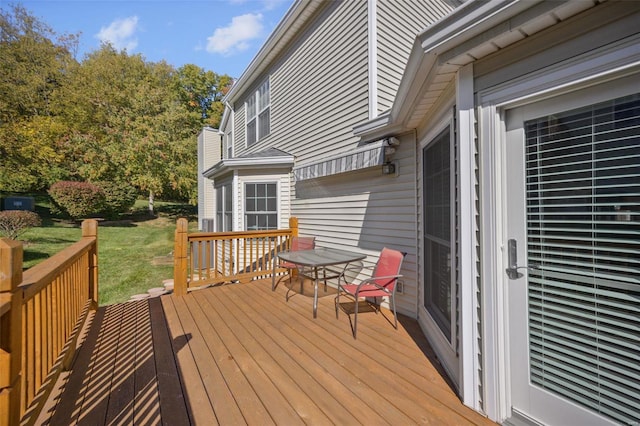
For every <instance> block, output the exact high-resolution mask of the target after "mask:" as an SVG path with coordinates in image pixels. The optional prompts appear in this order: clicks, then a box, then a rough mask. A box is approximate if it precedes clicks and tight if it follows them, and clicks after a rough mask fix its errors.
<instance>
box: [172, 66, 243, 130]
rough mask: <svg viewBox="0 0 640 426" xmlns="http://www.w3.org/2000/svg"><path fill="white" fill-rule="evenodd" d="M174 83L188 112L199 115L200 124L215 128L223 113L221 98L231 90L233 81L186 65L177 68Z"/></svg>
mask: <svg viewBox="0 0 640 426" xmlns="http://www.w3.org/2000/svg"><path fill="white" fill-rule="evenodd" d="M175 83H176V84H175V89H176V92H177V94H178V97H179V98H180V100H181V101H182V102H183V103H184V104H185V105H187V108H188V109H189V111H192V112H197V113H198V114H200V117H201V119H202V124H206V125H209V126H211V127H215V128H217V127H218V126H219V125H220V119H221V117H222V112H223V111H224V105H223V103H222V98H223V97H224V95H226V94H227V92H228V91H229V89H230V88H231V84H232V83H233V79H232V78H231V77H229V76H228V75H226V74H224V75H218V74H216V73H214V72H213V71H205V70H203V69H202V68H200V67H198V66H197V65H193V64H187V65H184V66H182V67H180V68H178V70H177V74H176V79H175Z"/></svg>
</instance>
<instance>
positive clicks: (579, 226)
mask: <svg viewBox="0 0 640 426" xmlns="http://www.w3.org/2000/svg"><path fill="white" fill-rule="evenodd" d="M602 89H603V88H600V90H598V89H593V88H592V89H590V90H589V92H588V95H585V96H588V97H589V98H588V100H587V98H585V96H579V94H573V95H567V96H564V97H562V98H558V99H553V100H549V101H545V102H539V103H537V104H533V105H528V106H525V107H520V108H516V109H512V110H509V111H507V113H506V120H507V129H506V130H507V133H506V136H507V137H506V147H505V157H504V160H505V170H506V171H505V178H506V179H505V181H506V191H505V194H504V195H505V197H506V198H505V199H506V203H505V205H506V207H505V208H506V210H507V214H506V218H507V219H506V221H507V224H506V235H507V239H506V241H504V242H503V244H504V247H505V263H506V264H507V265H509V264H510V265H511V266H516V265H517V266H518V267H520V268H519V269H517V270H516V269H515V268H514V269H511V270H510V271H508V273H507V271H505V273H507V275H509V276H510V277H509V278H508V281H507V282H508V290H507V291H508V301H509V318H508V319H509V321H508V328H509V352H510V353H509V362H510V368H509V369H510V386H511V405H512V411H513V418H514V419H515V418H518V419H519V420H522V419H528V420H530V421H532V422H534V423H535V422H539V423H541V424H545V425H563V426H564V425H581V426H582V425H603V424H609V423H611V424H639V423H640V278H639V277H640V94H635V95H627V94H628V93H633V91H632V90H629V91H626V93H625V92H624V91H623V92H621V93H624V95H618V96H619V97H618V98H616V99H608V100H607V96H608V97H609V98H610V97H611V96H616V95H613V94H612V93H614V91H606V90H602ZM636 90H637V87H636ZM594 93H596V94H597V96H595V97H594ZM600 98H602V99H600ZM509 240H511V241H509ZM509 251H511V255H510V256H509V255H508V254H507V253H508V252H509ZM527 265H528V266H529V267H534V268H536V269H526V268H523V267H524V266H527Z"/></svg>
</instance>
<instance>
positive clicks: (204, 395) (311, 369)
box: [39, 279, 493, 426]
mask: <svg viewBox="0 0 640 426" xmlns="http://www.w3.org/2000/svg"><path fill="white" fill-rule="evenodd" d="M285 291H286V287H285V286H284V285H280V286H278V288H277V289H276V291H275V292H272V291H271V281H270V279H269V280H264V281H256V282H253V283H251V284H233V285H227V286H222V287H214V288H208V289H205V290H198V291H195V292H191V293H190V294H189V295H187V296H183V297H172V296H162V297H160V298H155V299H148V300H144V301H137V302H128V303H124V304H119V305H112V306H108V307H105V308H101V309H100V310H98V311H97V313H96V314H95V316H94V317H93V318H92V321H91V323H90V324H89V326H88V327H87V328H86V332H85V336H84V343H83V345H82V348H81V349H80V351H79V352H78V356H77V358H76V361H75V363H74V367H73V370H72V372H71V373H70V374H68V375H66V376H63V377H62V378H61V380H60V381H59V389H58V392H57V396H56V397H55V398H53V399H52V400H51V401H50V404H49V405H48V407H47V408H46V409H45V411H44V412H43V413H42V415H41V418H40V419H39V423H41V424H51V425H70V424H83V425H85V424H91V425H107V424H108V425H115V424H118V425H123V424H139V425H156V424H165V425H172V426H176V425H189V424H197V425H214V424H221V425H240V424H256V425H266V424H278V425H295V424H339V425H352V424H396V425H409V424H437V425H465V424H479V425H480V424H482V425H485V424H486V425H488V424H493V423H492V422H490V421H488V420H487V419H486V418H484V417H482V416H481V415H480V414H478V413H476V412H474V411H472V410H471V409H469V408H467V407H465V406H463V405H462V404H461V402H460V400H459V399H458V397H457V396H456V395H455V393H454V391H453V390H452V389H451V387H450V386H449V385H448V384H447V382H446V380H445V379H444V378H443V376H442V375H441V372H440V371H439V368H438V366H437V362H436V361H434V360H435V357H434V355H433V353H432V351H431V349H430V347H429V346H428V344H427V342H426V340H425V339H424V337H423V335H422V333H421V332H420V330H419V327H418V325H417V323H416V322H415V321H414V320H411V319H407V318H404V317H400V324H399V330H398V331H396V330H394V328H393V327H392V326H391V324H390V323H389V322H387V320H386V319H385V317H384V316H383V315H382V314H385V313H386V315H387V317H390V313H389V312H385V311H383V312H382V313H374V312H365V313H362V314H361V316H360V315H359V324H358V339H357V340H354V339H353V337H352V335H351V329H350V324H349V319H348V316H347V315H346V314H344V313H342V312H341V314H340V317H339V319H336V318H335V313H334V308H333V295H332V294H330V293H327V294H323V293H322V291H321V296H323V297H321V298H320V301H319V307H318V318H316V319H315V320H314V319H313V318H312V297H310V296H309V295H308V294H307V293H308V291H309V289H307V288H305V292H304V293H305V294H298V293H295V294H294V295H293V297H290V299H289V301H286V300H285Z"/></svg>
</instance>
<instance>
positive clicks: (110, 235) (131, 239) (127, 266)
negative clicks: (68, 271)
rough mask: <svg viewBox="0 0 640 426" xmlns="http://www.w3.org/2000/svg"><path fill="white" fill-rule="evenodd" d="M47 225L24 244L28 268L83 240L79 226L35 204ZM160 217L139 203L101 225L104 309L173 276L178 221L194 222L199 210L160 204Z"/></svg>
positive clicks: (100, 274)
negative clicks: (131, 210)
mask: <svg viewBox="0 0 640 426" xmlns="http://www.w3.org/2000/svg"><path fill="white" fill-rule="evenodd" d="M36 203H37V204H38V207H37V209H36V211H37V212H38V213H39V214H40V215H41V217H42V218H43V221H42V222H43V225H42V226H41V227H38V228H33V229H29V230H28V231H26V232H25V233H24V234H23V235H22V236H21V237H20V240H22V241H23V242H24V267H25V268H28V267H30V266H33V265H35V264H36V263H38V262H41V261H42V260H44V259H46V258H47V257H49V256H51V255H52V254H54V253H57V252H58V251H60V250H62V249H63V248H65V247H67V246H69V245H70V244H72V243H74V242H76V241H78V240H79V239H80V237H81V234H82V232H81V230H80V226H79V224H76V223H71V222H68V221H62V220H56V219H54V218H51V217H50V216H49V215H48V209H46V205H44V206H43V203H40V202H39V201H38V200H37V201H36ZM155 207H156V211H157V213H158V215H157V217H154V218H150V217H147V216H146V215H145V214H144V209H145V208H146V204H145V203H144V202H143V201H140V202H139V203H137V204H136V208H135V209H134V212H135V213H134V214H132V215H129V216H127V217H125V218H123V219H125V220H123V221H118V222H112V223H109V222H102V221H101V222H100V224H99V226H98V279H99V297H100V305H109V304H112V303H119V302H124V301H126V300H127V299H129V297H131V296H132V295H134V294H138V293H145V292H146V291H147V290H148V289H150V288H153V287H161V286H162V281H163V280H164V279H167V278H173V263H172V258H171V253H172V250H173V237H174V231H175V223H176V220H177V218H178V217H188V218H189V219H190V221H191V220H193V214H194V211H195V208H194V207H192V206H185V205H181V204H176V203H164V202H156V204H155Z"/></svg>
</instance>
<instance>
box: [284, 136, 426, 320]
mask: <svg viewBox="0 0 640 426" xmlns="http://www.w3.org/2000/svg"><path fill="white" fill-rule="evenodd" d="M400 139H401V143H400V146H399V147H398V150H397V151H396V153H395V154H394V161H395V162H396V164H397V166H398V169H399V175H398V176H397V177H395V176H393V175H382V171H381V169H380V168H379V167H376V168H372V169H365V170H360V171H354V172H349V173H345V174H342V175H335V176H330V177H324V178H321V179H317V180H313V179H312V180H308V181H302V182H298V183H297V184H296V191H297V193H299V194H304V198H297V199H295V200H294V201H293V206H292V207H293V211H294V215H295V216H296V217H298V220H299V222H300V231H301V232H304V233H305V235H314V236H316V238H317V241H318V244H319V245H322V246H327V247H336V248H340V247H342V248H348V249H351V250H353V251H356V252H359V253H364V254H366V255H368V256H369V257H368V258H367V259H366V260H365V262H364V263H365V265H366V266H372V265H373V263H375V261H376V260H377V256H378V255H379V252H380V250H381V249H382V248H383V247H385V246H386V247H390V248H394V249H397V250H401V251H404V252H407V253H408V254H407V257H406V258H405V260H404V262H403V265H402V271H401V273H402V275H403V277H402V279H401V281H402V282H403V293H402V294H398V295H397V297H396V304H397V309H398V311H399V312H402V313H404V314H407V315H412V316H415V315H416V310H417V284H416V267H417V266H416V255H415V253H416V232H417V231H416V223H415V211H416V201H415V182H416V179H415V172H414V170H415V164H414V159H413V156H412V154H413V149H414V147H413V145H414V144H415V142H414V139H413V135H411V134H408V135H405V136H403V137H401V138H400Z"/></svg>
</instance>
